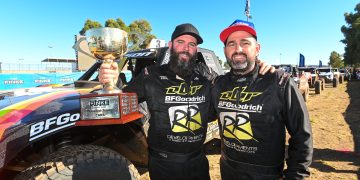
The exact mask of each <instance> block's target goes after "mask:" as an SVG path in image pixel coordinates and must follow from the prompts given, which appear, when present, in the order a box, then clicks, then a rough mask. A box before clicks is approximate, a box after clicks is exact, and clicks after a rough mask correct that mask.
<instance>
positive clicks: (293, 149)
mask: <svg viewBox="0 0 360 180" xmlns="http://www.w3.org/2000/svg"><path fill="white" fill-rule="evenodd" d="M284 90H285V92H284V101H285V102H284V105H285V111H284V112H285V113H284V116H285V117H284V119H285V124H286V128H287V130H288V132H289V134H290V139H289V148H288V158H287V159H286V164H287V169H286V170H285V171H284V174H285V179H304V177H307V176H309V175H310V170H309V166H310V164H311V161H312V156H313V141H312V132H311V125H310V119H309V114H308V111H307V108H306V104H305V102H304V100H303V97H302V95H301V94H300V92H299V90H298V88H297V85H296V83H295V82H294V80H293V79H292V78H290V79H289V81H288V82H287V83H286V86H285V89H284Z"/></svg>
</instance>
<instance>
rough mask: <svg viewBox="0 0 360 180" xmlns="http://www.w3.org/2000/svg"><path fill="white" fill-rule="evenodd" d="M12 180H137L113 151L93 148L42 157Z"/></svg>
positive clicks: (72, 148) (130, 167)
mask: <svg viewBox="0 0 360 180" xmlns="http://www.w3.org/2000/svg"><path fill="white" fill-rule="evenodd" d="M15 179H57V180H60V179H86V180H88V179H129V180H130V179H131V180H133V179H140V175H139V173H138V171H137V170H136V168H135V166H134V165H133V164H131V163H130V161H128V160H127V159H126V158H125V157H123V156H121V155H120V154H118V153H117V152H115V151H113V150H111V149H108V148H105V147H101V146H94V145H78V146H68V147H64V148H61V149H59V150H58V151H56V152H54V153H52V154H50V155H48V156H45V157H44V158H43V159H42V160H40V161H39V162H37V163H35V164H33V165H32V166H30V167H29V168H27V169H25V170H24V171H23V172H21V173H20V174H18V175H17V176H16V177H15Z"/></svg>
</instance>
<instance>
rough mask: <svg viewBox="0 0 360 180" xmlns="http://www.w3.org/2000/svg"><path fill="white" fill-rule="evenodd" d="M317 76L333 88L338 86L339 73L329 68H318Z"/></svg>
mask: <svg viewBox="0 0 360 180" xmlns="http://www.w3.org/2000/svg"><path fill="white" fill-rule="evenodd" d="M318 71H319V76H320V77H322V78H324V79H325V82H326V83H332V84H333V87H337V86H338V84H339V77H340V72H338V71H334V70H333V68H331V67H321V68H318Z"/></svg>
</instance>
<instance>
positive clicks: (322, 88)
mask: <svg viewBox="0 0 360 180" xmlns="http://www.w3.org/2000/svg"><path fill="white" fill-rule="evenodd" d="M320 81H321V90H325V85H326V84H325V79H324V78H321V79H320Z"/></svg>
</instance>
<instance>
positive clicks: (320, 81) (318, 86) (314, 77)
mask: <svg viewBox="0 0 360 180" xmlns="http://www.w3.org/2000/svg"><path fill="white" fill-rule="evenodd" d="M298 70H299V71H304V72H307V73H310V75H311V78H310V79H308V82H309V86H310V87H311V88H315V94H320V93H321V91H323V90H324V89H325V79H324V78H322V77H320V76H319V71H318V70H317V68H316V67H298Z"/></svg>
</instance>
